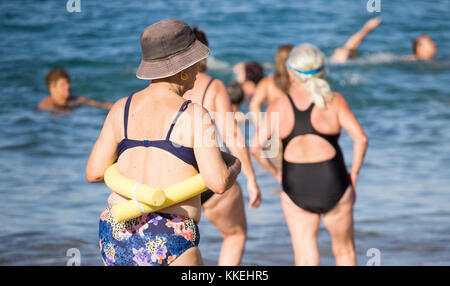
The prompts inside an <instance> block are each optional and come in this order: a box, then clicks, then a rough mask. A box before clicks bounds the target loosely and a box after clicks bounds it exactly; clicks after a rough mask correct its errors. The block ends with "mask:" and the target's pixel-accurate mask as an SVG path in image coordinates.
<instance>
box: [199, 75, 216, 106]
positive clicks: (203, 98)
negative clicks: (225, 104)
mask: <svg viewBox="0 0 450 286" xmlns="http://www.w3.org/2000/svg"><path fill="white" fill-rule="evenodd" d="M213 81H214V78H211V80H210V81H209V82H208V85H207V86H206V88H205V91H204V92H203V96H202V105H203V102H204V101H205V96H206V92H207V91H208V88H209V86H210V85H211V83H212V82H213Z"/></svg>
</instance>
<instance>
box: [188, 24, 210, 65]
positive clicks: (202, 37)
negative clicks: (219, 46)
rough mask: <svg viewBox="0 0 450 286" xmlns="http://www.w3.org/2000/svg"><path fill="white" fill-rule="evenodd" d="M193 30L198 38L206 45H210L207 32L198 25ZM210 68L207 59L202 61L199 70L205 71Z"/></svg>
mask: <svg viewBox="0 0 450 286" xmlns="http://www.w3.org/2000/svg"><path fill="white" fill-rule="evenodd" d="M192 31H193V32H194V35H195V37H196V38H197V40H199V41H200V42H202V43H203V44H204V45H205V46H207V47H209V42H208V38H207V37H206V33H205V32H204V31H202V30H200V29H199V28H198V27H197V26H195V27H194V28H192ZM207 69H208V67H207V65H206V59H204V60H201V61H200V69H199V72H205V71H206V70H207Z"/></svg>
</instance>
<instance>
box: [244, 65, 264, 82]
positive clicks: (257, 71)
mask: <svg viewBox="0 0 450 286" xmlns="http://www.w3.org/2000/svg"><path fill="white" fill-rule="evenodd" d="M263 77H264V68H263V66H262V65H261V64H260V63H258V62H249V63H247V64H246V65H245V80H248V81H252V82H254V83H255V84H258V82H259V81H260V80H261V79H263Z"/></svg>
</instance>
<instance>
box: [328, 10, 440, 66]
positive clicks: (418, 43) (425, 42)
mask: <svg viewBox="0 0 450 286" xmlns="http://www.w3.org/2000/svg"><path fill="white" fill-rule="evenodd" d="M380 24H381V18H380V17H376V18H373V19H370V20H369V21H367V22H366V24H365V25H364V27H363V28H362V29H361V30H359V31H358V32H357V33H356V34H354V35H353V36H351V37H350V39H348V41H347V42H346V43H345V45H344V46H343V47H341V48H337V49H335V50H334V53H333V55H332V56H331V58H330V60H331V62H332V63H344V62H346V61H347V60H349V59H355V58H357V57H358V53H357V48H358V46H359V45H360V44H361V43H362V41H363V40H364V38H365V37H366V36H367V35H368V34H369V33H370V32H372V31H373V30H374V29H375V28H376V27H378V26H379V25H380ZM412 48H413V52H414V53H413V54H412V55H409V56H406V60H409V61H423V60H431V59H433V57H434V56H435V55H436V52H437V48H436V44H435V43H434V41H433V40H432V39H431V37H430V36H428V35H425V34H423V35H420V36H418V37H416V38H415V39H414V41H413V43H412Z"/></svg>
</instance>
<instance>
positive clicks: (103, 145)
mask: <svg viewBox="0 0 450 286" xmlns="http://www.w3.org/2000/svg"><path fill="white" fill-rule="evenodd" d="M121 106H123V99H121V100H119V101H118V102H116V103H115V104H114V105H113V107H112V108H111V110H110V111H109V113H108V116H107V117H106V119H105V123H104V124H103V128H102V131H101V132H100V136H99V137H98V139H97V142H95V145H94V148H92V151H91V155H90V156H89V160H88V162H87V165H86V179H87V181H88V182H89V183H101V182H103V175H104V173H105V170H106V168H108V167H109V166H110V165H111V164H112V163H113V162H114V160H115V159H116V150H117V145H118V141H117V139H116V138H115V136H114V130H113V122H114V121H115V114H119V113H120V112H119V111H121V110H122V108H121Z"/></svg>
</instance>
